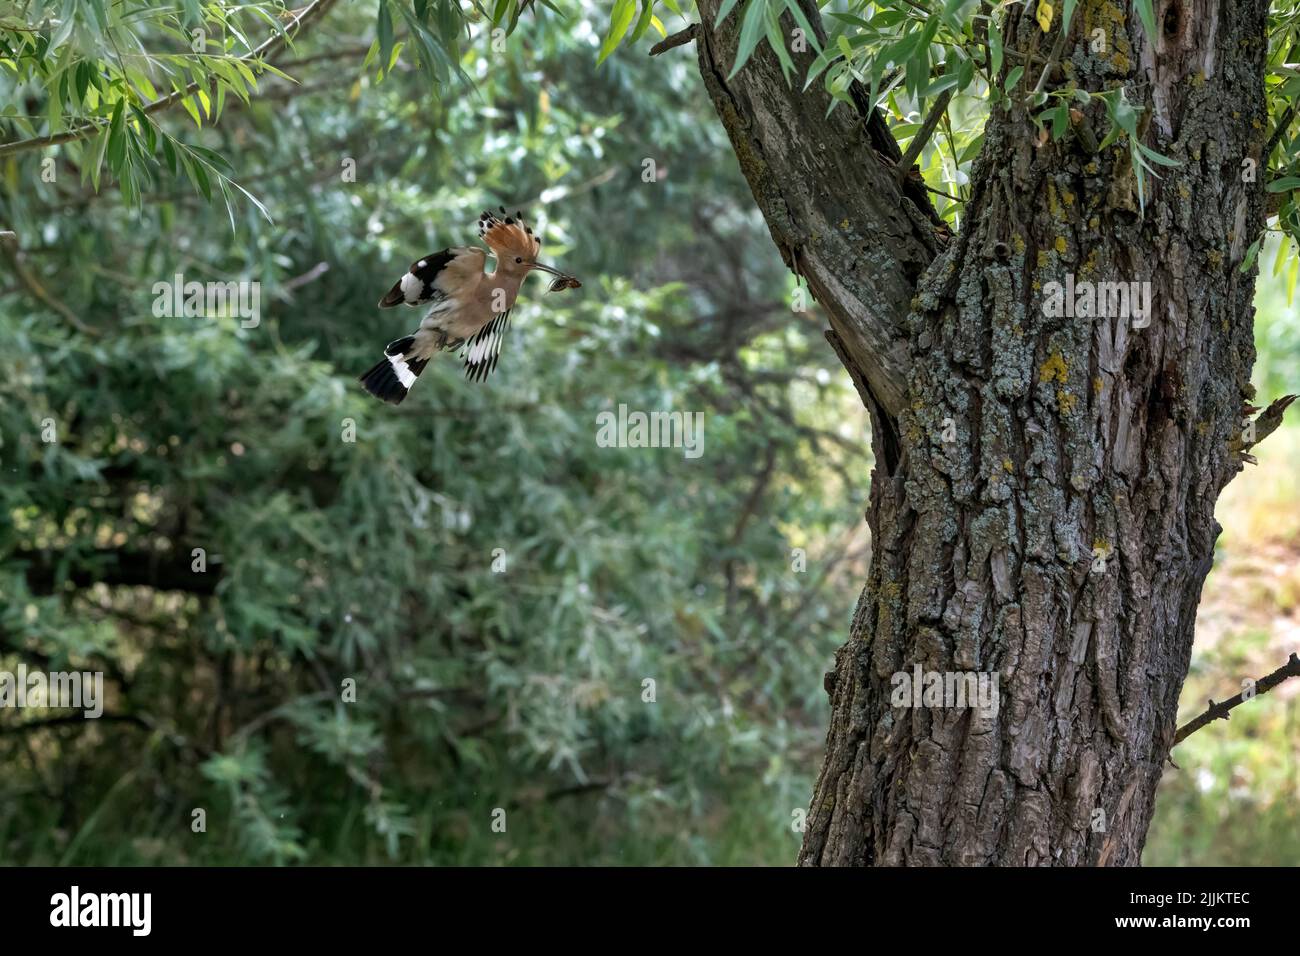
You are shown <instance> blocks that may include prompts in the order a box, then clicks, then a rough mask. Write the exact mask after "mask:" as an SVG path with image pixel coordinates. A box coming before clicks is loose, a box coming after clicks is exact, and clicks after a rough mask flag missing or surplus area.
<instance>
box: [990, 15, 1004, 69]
mask: <svg viewBox="0 0 1300 956" xmlns="http://www.w3.org/2000/svg"><path fill="white" fill-rule="evenodd" d="M989 56H990V57H991V58H992V63H991V64H990V68H991V70H992V73H991V74H990V75H991V76H997V75H998V74H999V73H1001V72H1002V27H1000V26H999V25H998V21H997V18H996V17H993V16H990V17H989Z"/></svg>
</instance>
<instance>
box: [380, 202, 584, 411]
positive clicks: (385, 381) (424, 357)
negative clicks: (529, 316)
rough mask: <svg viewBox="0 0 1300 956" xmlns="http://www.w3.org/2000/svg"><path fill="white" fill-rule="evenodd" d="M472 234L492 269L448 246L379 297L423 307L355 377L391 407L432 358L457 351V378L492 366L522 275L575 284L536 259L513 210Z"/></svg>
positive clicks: (486, 218)
mask: <svg viewBox="0 0 1300 956" xmlns="http://www.w3.org/2000/svg"><path fill="white" fill-rule="evenodd" d="M478 235H479V238H480V239H481V240H483V242H484V243H486V245H487V247H488V249H490V250H491V251H492V256H493V257H494V258H495V259H496V269H495V270H494V271H492V272H488V273H485V272H484V271H483V268H484V266H485V265H486V263H487V255H488V254H487V252H485V251H484V250H482V249H480V248H478V247H475V246H453V247H451V248H449V249H443V250H442V251H441V252H434V253H431V254H429V255H427V256H425V257H424V258H422V259H419V260H417V261H416V262H414V263H412V264H411V269H410V271H409V272H407V273H406V275H404V276H402V277H401V278H400V279H398V280H397V282H396V283H395V284H394V285H393V287H392V288H391V289H389V290H388V294H387V295H385V296H384V297H383V298H382V299H380V300H379V307H380V308H381V309H389V308H392V307H393V306H396V305H401V304H403V303H404V304H406V305H410V306H422V305H428V306H429V307H430V308H429V311H428V312H427V313H426V314H425V316H424V318H423V319H422V320H421V321H420V327H419V328H418V329H417V330H416V331H415V332H414V333H412V334H411V335H407V336H403V337H402V338H400V339H398V340H396V341H395V342H390V343H389V345H388V347H387V348H386V349H384V356H385V357H384V358H383V360H381V361H379V362H377V363H375V365H374V366H373V367H372V368H371V369H370V371H368V372H366V373H365V374H364V375H362V376H361V379H360V380H361V384H362V385H364V386H365V388H366V391H368V392H369V393H370V394H371V395H374V396H375V397H377V398H381V399H383V400H384V401H385V402H390V403H392V404H393V405H399V404H401V402H402V399H404V398H406V393H407V392H408V391H409V390H410V388H411V386H412V385H414V384H415V380H416V379H417V378H418V377H419V375H420V373H421V372H423V371H424V367H425V366H426V365H427V364H429V359H430V358H432V357H433V355H434V353H436V352H441V351H444V350H454V349H458V348H460V347H461V346H464V351H463V352H462V355H461V357H462V359H463V361H464V363H465V377H466V378H469V379H473V380H475V381H482V380H483V379H484V378H486V377H487V376H488V375H489V374H491V372H492V370H493V369H495V368H496V365H497V359H498V357H499V356H500V354H501V342H502V340H503V339H504V337H505V333H506V328H507V326H508V325H509V324H510V310H511V309H513V308H514V305H515V300H516V299H517V298H518V297H519V287H520V285H522V283H523V281H524V277H525V276H527V275H528V273H530V272H532V271H533V270H534V269H538V270H540V271H542V272H548V273H550V274H551V275H553V276H556V279H555V280H554V281H553V282H552V283H551V291H558V290H560V289H576V288H578V287H580V286H581V285H582V283H581V282H579V281H578V280H577V279H575V278H573V277H572V276H567V275H565V274H564V273H562V272H560V271H559V270H558V269H553V268H551V267H550V266H546V265H542V264H541V263H540V262H538V261H537V254H538V252H540V251H541V247H542V243H541V240H540V239H538V238H537V237H536V236H534V235H533V230H532V229H531V228H530V227H529V226H528V225H526V224H525V223H524V220H523V217H522V216H521V215H520V214H519V213H515V214H514V215H513V216H506V210H505V207H504V206H502V207H501V217H498V216H497V215H496V214H495V213H491V212H485V213H483V214H482V215H481V216H479V221H478Z"/></svg>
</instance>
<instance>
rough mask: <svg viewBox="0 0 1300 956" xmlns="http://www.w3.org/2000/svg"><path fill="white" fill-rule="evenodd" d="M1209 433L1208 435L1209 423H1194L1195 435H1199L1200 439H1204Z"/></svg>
mask: <svg viewBox="0 0 1300 956" xmlns="http://www.w3.org/2000/svg"><path fill="white" fill-rule="evenodd" d="M1209 433H1210V423H1209V422H1197V423H1196V434H1198V435H1200V436H1201V437H1202V438H1204V437H1205V436H1206V435H1208V434H1209Z"/></svg>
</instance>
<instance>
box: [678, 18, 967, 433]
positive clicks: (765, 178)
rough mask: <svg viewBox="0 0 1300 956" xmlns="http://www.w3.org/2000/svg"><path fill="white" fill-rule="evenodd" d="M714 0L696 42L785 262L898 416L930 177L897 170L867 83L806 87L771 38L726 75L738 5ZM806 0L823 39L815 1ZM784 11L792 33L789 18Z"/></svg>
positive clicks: (929, 234)
mask: <svg viewBox="0 0 1300 956" xmlns="http://www.w3.org/2000/svg"><path fill="white" fill-rule="evenodd" d="M719 3H720V0H701V2H700V3H699V14H700V19H701V23H700V28H699V31H698V35H697V37H696V39H697V42H696V45H695V46H696V53H697V57H698V60H699V69H700V76H701V78H702V79H703V81H704V85H705V88H706V90H707V91H708V94H709V98H710V99H711V100H712V102H713V105H714V108H715V109H716V110H717V113H718V116H719V118H720V119H721V121H722V125H723V128H724V129H726V131H727V135H728V137H729V138H730V139H731V144H732V148H733V149H734V151H735V154H736V157H737V159H738V160H739V162H740V168H741V171H742V173H744V176H745V179H746V180H747V181H748V183H749V187H750V190H751V191H752V192H753V194H754V199H755V200H756V202H757V204H758V208H759V210H760V211H761V212H762V214H763V217H764V219H765V220H766V222H767V226H768V229H769V231H770V232H771V234H772V239H773V241H774V242H775V243H776V246H777V249H778V250H779V251H780V252H781V256H782V258H783V259H784V261H785V263H786V265H787V266H788V267H789V268H790V269H791V270H792V271H793V272H794V273H795V274H796V275H799V276H802V277H803V278H804V279H806V281H807V283H808V288H809V290H810V291H811V292H812V294H813V296H814V298H815V299H816V300H817V301H818V302H819V303H821V305H822V306H823V307H824V308H825V310H826V314H827V318H828V319H829V321H830V324H831V327H832V329H834V331H835V332H836V334H837V335H838V337H839V339H840V341H841V343H842V345H843V353H842V356H841V358H842V360H845V359H846V360H845V364H846V366H849V367H850V370H851V371H852V370H854V369H856V370H857V371H858V372H859V373H860V375H861V378H862V379H863V380H864V381H865V382H866V384H867V385H868V386H869V388H870V393H871V394H872V395H874V396H875V398H876V400H877V402H878V403H879V405H880V406H881V408H882V409H883V411H884V413H885V414H886V415H888V416H890V417H893V416H896V415H897V414H898V412H899V411H900V410H901V408H902V405H903V393H904V391H905V389H906V382H907V369H908V364H909V360H910V359H909V355H910V351H909V350H910V346H909V344H908V342H907V337H906V334H905V332H904V328H903V326H904V322H905V320H906V318H907V313H908V311H909V309H910V304H911V301H912V298H913V296H914V295H915V294H916V287H917V283H918V282H919V281H920V277H921V275H922V274H923V273H924V272H925V270H926V268H927V267H928V266H929V265H930V263H931V262H932V261H933V260H934V258H935V257H936V256H937V255H938V253H939V250H940V248H941V243H940V239H939V236H938V234H937V232H936V230H937V227H938V225H939V223H940V220H939V218H938V216H937V215H936V214H935V212H934V208H933V206H932V205H931V204H930V199H929V196H928V195H927V193H926V190H925V186H924V184H922V183H918V182H916V181H915V180H913V179H912V178H911V177H906V176H905V177H903V179H902V181H901V182H900V181H898V180H896V179H895V177H894V169H895V166H896V164H897V163H898V162H899V160H900V159H901V151H900V150H899V148H898V144H897V143H896V142H895V140H894V138H893V136H892V135H891V134H890V132H889V127H888V126H887V124H886V123H885V120H884V118H883V117H882V116H881V115H880V113H879V111H878V110H875V109H872V108H871V105H870V103H869V97H868V94H867V92H866V91H865V90H864V89H862V88H861V87H860V86H858V85H856V84H855V85H854V86H852V87H851V88H850V95H851V97H852V98H853V102H852V103H850V104H840V105H839V106H837V107H836V108H835V109H834V110H830V106H831V105H832V100H831V97H830V94H829V93H828V92H827V91H826V90H825V89H824V87H823V85H822V84H820V83H817V84H813V85H812V86H811V87H810V88H809V89H808V90H806V91H805V90H803V89H801V88H800V84H798V83H795V84H793V85H791V84H789V83H787V82H786V80H785V76H784V74H783V73H782V71H781V65H780V62H779V61H778V59H777V57H776V54H775V53H774V52H773V51H772V50H771V49H770V48H768V46H767V45H766V44H760V45H759V47H758V48H757V49H756V50H755V51H754V53H753V55H752V56H751V57H750V59H749V60H748V62H747V63H746V64H745V66H744V68H743V69H741V70H740V71H739V72H738V73H737V74H736V75H735V76H729V74H730V73H731V64H732V63H734V62H735V56H736V50H737V47H738V44H739V33H740V26H741V17H740V16H738V15H736V14H732V15H730V16H728V18H727V19H726V20H724V21H723V22H722V23H721V24H717V23H716V20H717V14H718V7H719ZM799 3H800V8H801V11H802V12H803V13H804V15H805V16H806V17H807V19H808V22H809V24H810V25H811V26H812V28H813V30H814V32H815V33H816V35H817V36H816V39H817V41H818V42H819V43H821V44H823V45H824V44H825V42H826V37H825V30H824V29H822V23H821V18H820V16H819V14H818V10H817V6H816V4H815V3H813V2H812V0H799ZM783 16H784V20H783V21H782V23H783V31H784V32H785V33H786V34H787V35H788V31H789V30H792V29H793V27H794V21H793V18H792V17H791V15H790V14H789V13H788V12H787V13H785V14H783ZM811 39H812V38H810V40H811ZM808 46H809V49H807V50H805V51H803V52H793V51H792V52H791V56H792V57H793V58H794V60H795V64H796V68H797V69H799V70H806V69H807V67H808V66H809V64H811V62H812V60H813V59H814V57H815V55H816V54H815V50H813V49H812V44H811V43H809V44H808ZM828 112H829V114H830V115H829V116H828V115H827V114H828Z"/></svg>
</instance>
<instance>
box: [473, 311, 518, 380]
mask: <svg viewBox="0 0 1300 956" xmlns="http://www.w3.org/2000/svg"><path fill="white" fill-rule="evenodd" d="M509 327H510V312H509V311H506V312H502V313H500V314H499V315H498V316H497V317H496V318H494V319H493V320H492V321H491V322H489V323H488V324H487V325H485V326H483V328H481V329H479V330H478V331H477V332H475V333H474V335H473V336H472V337H471V338H470V339H469V341H467V342H466V343H465V350H464V351H463V352H462V353H461V358H462V359H464V361H465V377H466V378H467V379H469V380H470V381H471V382H481V381H483V379H485V378H487V377H488V376H489V375H491V374H492V370H493V369H495V368H496V367H497V359H498V358H500V357H501V343H502V342H503V341H504V340H505V337H506V329H507V328H509Z"/></svg>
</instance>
